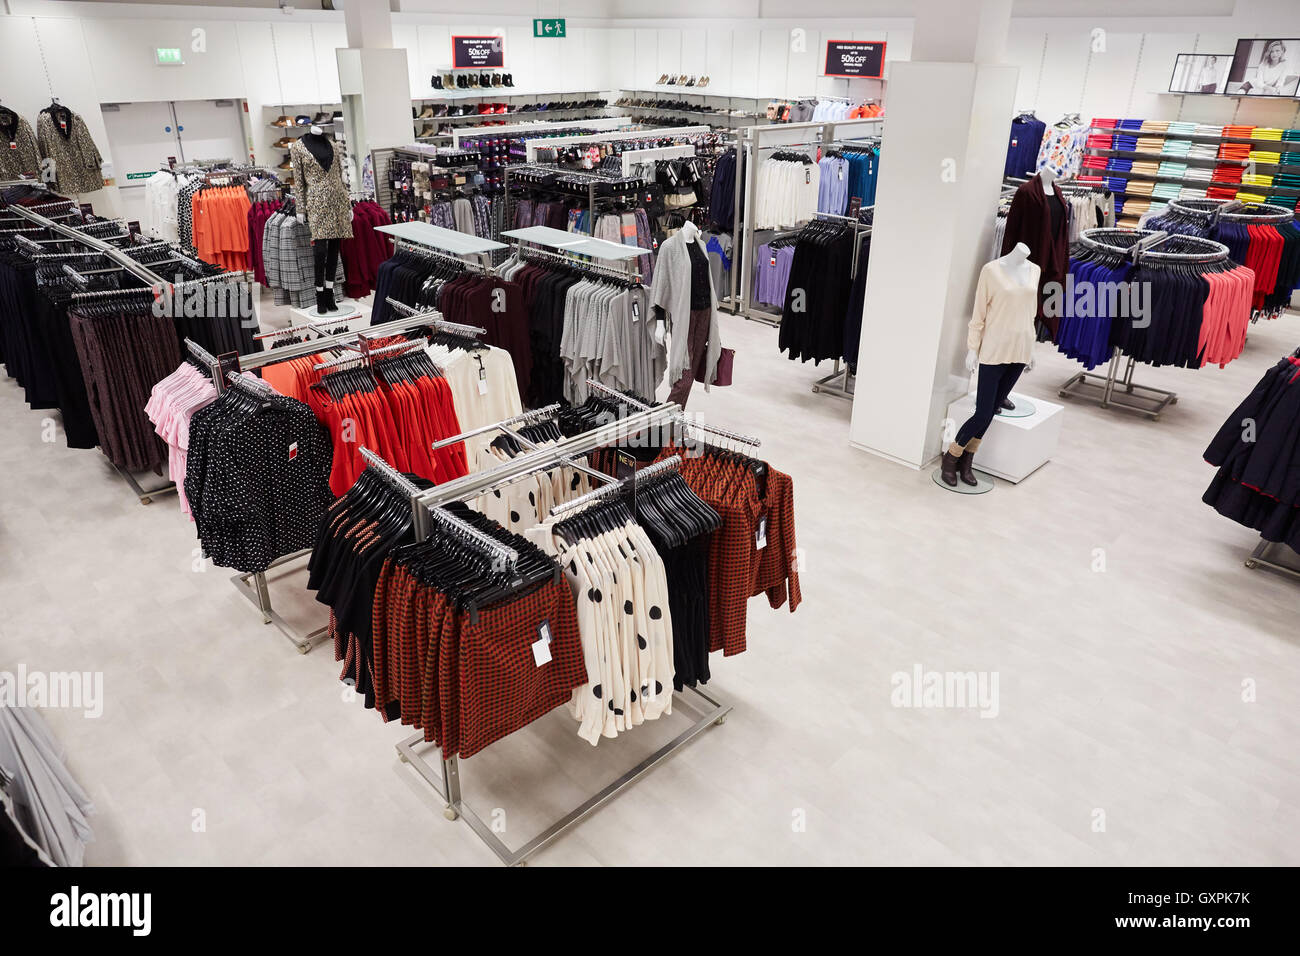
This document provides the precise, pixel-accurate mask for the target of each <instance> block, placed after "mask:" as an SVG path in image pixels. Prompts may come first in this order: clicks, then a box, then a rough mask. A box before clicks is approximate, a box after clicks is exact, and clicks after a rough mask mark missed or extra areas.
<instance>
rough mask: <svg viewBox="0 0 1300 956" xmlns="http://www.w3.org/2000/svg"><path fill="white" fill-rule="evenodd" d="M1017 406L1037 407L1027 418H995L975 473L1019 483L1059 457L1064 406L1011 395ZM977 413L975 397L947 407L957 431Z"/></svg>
mask: <svg viewBox="0 0 1300 956" xmlns="http://www.w3.org/2000/svg"><path fill="white" fill-rule="evenodd" d="M1011 401H1013V402H1015V403H1016V404H1017V405H1018V404H1020V403H1021V402H1028V401H1032V402H1033V403H1034V405H1036V406H1037V409H1036V410H1035V412H1034V414H1032V415H1028V416H1025V417H1024V418H1010V417H1008V416H1005V415H995V416H994V417H993V424H991V425H990V426H989V430H988V431H987V432H986V433H985V434H984V441H982V442H981V443H980V447H979V450H978V451H976V452H975V470H976V471H983V472H986V473H987V474H990V475H994V476H996V477H998V478H1003V479H1005V480H1007V481H1011V482H1017V481H1020V480H1022V479H1024V478H1027V477H1028V476H1029V475H1031V474H1033V472H1034V471H1036V470H1037V469H1038V468H1039V467H1041V466H1042V465H1044V464H1045V463H1046V462H1047V461H1048V460H1049V459H1050V458H1051V457H1052V456H1053V455H1055V454H1056V444H1057V442H1058V441H1060V439H1061V425H1062V423H1063V421H1064V417H1063V416H1062V415H1061V411H1062V409H1064V407H1065V406H1064V405H1057V404H1054V403H1053V402H1048V401H1045V400H1043V399H1041V398H1034V399H1030V398H1029V397H1028V396H1023V395H1019V394H1017V393H1016V392H1012V393H1011ZM974 413H975V393H974V392H971V393H969V394H967V395H964V396H962V397H961V398H959V399H957V401H955V402H953V403H952V404H951V405H949V406H948V418H949V419H951V420H952V422H953V424H954V429H956V428H960V427H961V424H962V422H964V421H966V419H968V418H970V416H971V415H973V414H974Z"/></svg>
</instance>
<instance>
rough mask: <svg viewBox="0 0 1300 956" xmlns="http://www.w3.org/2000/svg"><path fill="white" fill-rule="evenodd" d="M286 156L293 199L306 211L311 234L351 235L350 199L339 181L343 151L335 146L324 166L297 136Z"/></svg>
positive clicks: (348, 236) (315, 235)
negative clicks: (289, 164) (291, 172)
mask: <svg viewBox="0 0 1300 956" xmlns="http://www.w3.org/2000/svg"><path fill="white" fill-rule="evenodd" d="M330 145H331V146H333V144H332V143H331V144H330ZM289 160H290V161H291V162H292V163H293V198H294V202H296V203H297V204H298V209H299V211H301V212H305V213H306V214H307V225H308V226H310V227H311V237H312V238H313V239H351V238H352V202H351V200H350V199H349V197H348V187H347V186H345V185H344V184H343V151H342V150H341V149H337V148H336V149H335V150H334V161H333V162H332V163H330V168H329V169H324V168H322V167H321V164H320V163H318V162H316V157H315V156H313V155H312V154H311V151H310V150H308V149H307V147H306V146H304V145H303V144H302V140H301V139H299V140H296V141H295V142H294V144H293V145H292V146H290V147H289Z"/></svg>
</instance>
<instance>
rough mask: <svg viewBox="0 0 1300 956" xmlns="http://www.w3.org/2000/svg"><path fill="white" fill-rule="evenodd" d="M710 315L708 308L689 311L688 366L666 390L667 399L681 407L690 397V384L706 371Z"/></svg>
mask: <svg viewBox="0 0 1300 956" xmlns="http://www.w3.org/2000/svg"><path fill="white" fill-rule="evenodd" d="M710 317H711V312H710V310H709V309H697V310H696V311H694V312H692V313H691V322H690V329H689V331H688V332H687V338H686V358H687V361H688V362H689V363H690V366H689V367H688V368H687V369H686V371H684V372H682V377H681V378H679V379H678V380H677V381H676V382H674V383H673V387H672V389H671V390H670V391H669V392H668V401H670V402H675V403H677V404H678V405H680V406H681V407H682V408H685V407H686V400H687V399H688V398H690V397H691V386H692V385H693V384H695V380H696V379H697V378H701V377H703V376H704V375H705V374H706V372H707V365H708V361H709V349H708V345H709V319H710ZM673 334H674V335H675V334H677V333H676V332H674V333H673Z"/></svg>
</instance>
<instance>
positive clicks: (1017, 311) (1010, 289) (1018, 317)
mask: <svg viewBox="0 0 1300 956" xmlns="http://www.w3.org/2000/svg"><path fill="white" fill-rule="evenodd" d="M1025 266H1027V267H1028V269H1029V270H1030V272H1029V275H1030V277H1031V278H1030V281H1029V282H1028V284H1022V281H1021V280H1019V279H1017V278H1016V276H1015V275H1013V274H1012V273H1010V272H1008V271H1007V269H1006V268H1005V267H1004V266H1002V265H1001V264H1000V263H999V262H998V260H996V259H995V260H993V261H992V262H986V263H985V264H984V268H983V269H981V270H980V279H979V284H978V285H977V286H976V287H975V309H974V312H973V314H972V315H971V319H970V332H969V333H968V334H967V336H966V345H967V347H968V348H972V349H975V350H977V351H978V352H979V358H980V364H981V365H1005V364H1009V363H1012V362H1021V363H1024V364H1028V363H1029V362H1030V361H1031V360H1032V359H1033V354H1034V316H1035V315H1036V314H1037V313H1038V275H1039V271H1040V270H1039V268H1038V266H1036V265H1034V263H1032V262H1029V261H1028V260H1026V262H1025ZM1017 271H1019V270H1017Z"/></svg>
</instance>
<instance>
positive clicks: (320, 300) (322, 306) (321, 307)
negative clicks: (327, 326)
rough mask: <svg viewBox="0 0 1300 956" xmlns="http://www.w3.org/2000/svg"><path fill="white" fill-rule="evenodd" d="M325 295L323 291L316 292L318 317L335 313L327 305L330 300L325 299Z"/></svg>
mask: <svg viewBox="0 0 1300 956" xmlns="http://www.w3.org/2000/svg"><path fill="white" fill-rule="evenodd" d="M325 294H326V293H325V291H324V290H323V289H317V290H316V314H317V315H325V314H326V313H327V312H331V311H333V310H332V309H330V307H329V305H328V304H327V303H328V301H329V300H328V299H326V298H325Z"/></svg>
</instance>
